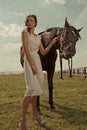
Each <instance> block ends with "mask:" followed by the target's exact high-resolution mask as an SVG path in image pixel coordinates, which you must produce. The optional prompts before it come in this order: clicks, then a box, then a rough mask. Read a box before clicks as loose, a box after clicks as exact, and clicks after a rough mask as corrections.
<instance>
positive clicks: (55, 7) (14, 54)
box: [0, 0, 87, 72]
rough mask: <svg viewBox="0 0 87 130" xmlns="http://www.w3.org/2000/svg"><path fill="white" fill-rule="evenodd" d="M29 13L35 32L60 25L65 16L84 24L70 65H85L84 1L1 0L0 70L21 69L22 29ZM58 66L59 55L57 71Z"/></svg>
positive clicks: (86, 20)
mask: <svg viewBox="0 0 87 130" xmlns="http://www.w3.org/2000/svg"><path fill="white" fill-rule="evenodd" d="M29 14H35V15H37V18H38V25H37V27H36V30H35V31H36V33H39V32H41V31H44V30H45V29H47V28H49V27H55V26H58V27H63V26H64V22H65V18H66V17H67V18H68V22H69V23H70V25H73V26H75V27H76V28H77V29H79V28H81V27H83V30H82V31H81V32H80V35H81V37H82V40H79V41H78V42H77V45H76V55H75V56H74V58H73V67H74V68H77V67H84V66H87V18H86V17H87V0H15V1H13V0H0V72H5V71H22V67H21V65H20V55H19V54H20V46H21V31H22V29H23V28H25V24H24V22H25V18H26V16H27V15H29ZM63 68H64V69H67V68H68V65H67V61H66V60H63ZM59 69H60V66H59V57H58V59H57V62H56V70H59Z"/></svg>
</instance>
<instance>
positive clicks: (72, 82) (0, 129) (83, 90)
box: [0, 74, 87, 130]
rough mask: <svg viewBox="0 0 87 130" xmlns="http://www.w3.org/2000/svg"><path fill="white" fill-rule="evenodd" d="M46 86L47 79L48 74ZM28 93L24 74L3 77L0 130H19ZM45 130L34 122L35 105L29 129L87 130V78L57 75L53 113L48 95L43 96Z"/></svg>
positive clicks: (42, 106)
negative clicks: (60, 76) (25, 94)
mask: <svg viewBox="0 0 87 130" xmlns="http://www.w3.org/2000/svg"><path fill="white" fill-rule="evenodd" d="M45 80H46V85H47V78H46V75H45ZM24 92H25V81H24V76H23V74H19V75H0V130H19V128H18V122H19V118H20V116H21V105H22V100H23V95H24ZM40 101H41V117H42V118H43V119H45V120H46V124H45V126H44V127H41V126H39V125H38V124H37V123H36V122H34V121H33V120H32V109H31V105H30V107H29V109H28V113H27V128H28V130H87V78H86V79H85V78H84V77H78V76H77V77H73V78H69V77H68V76H66V75H65V76H64V79H63V80H61V79H60V78H59V76H58V74H55V75H54V104H55V108H56V110H55V111H54V112H51V111H50V107H49V104H48V96H47V97H41V100H40Z"/></svg>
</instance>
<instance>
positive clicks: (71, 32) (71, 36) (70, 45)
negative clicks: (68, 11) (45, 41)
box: [60, 19, 82, 59]
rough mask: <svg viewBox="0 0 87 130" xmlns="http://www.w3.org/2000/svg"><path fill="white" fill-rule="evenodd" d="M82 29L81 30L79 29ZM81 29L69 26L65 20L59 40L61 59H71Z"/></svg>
mask: <svg viewBox="0 0 87 130" xmlns="http://www.w3.org/2000/svg"><path fill="white" fill-rule="evenodd" d="M81 29H82V28H81ZM81 29H78V30H77V29H76V28H75V27H73V26H70V25H69V23H68V21H67V19H66V20H65V26H64V28H63V30H62V33H61V38H60V52H61V56H62V58H65V59H69V58H72V57H73V56H74V55H75V53H76V42H77V41H78V40H79V38H81V37H80V34H79V32H80V31H81Z"/></svg>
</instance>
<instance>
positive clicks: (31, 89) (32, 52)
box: [19, 15, 59, 130]
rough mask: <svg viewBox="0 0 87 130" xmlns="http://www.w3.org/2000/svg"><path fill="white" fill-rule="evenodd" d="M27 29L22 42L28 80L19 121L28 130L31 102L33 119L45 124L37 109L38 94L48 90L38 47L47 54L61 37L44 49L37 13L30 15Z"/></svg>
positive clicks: (45, 92) (20, 125)
mask: <svg viewBox="0 0 87 130" xmlns="http://www.w3.org/2000/svg"><path fill="white" fill-rule="evenodd" d="M25 25H26V29H25V30H23V32H22V43H23V48H24V53H25V55H24V75H25V82H26V92H25V96H24V99H23V106H22V116H21V119H20V122H19V127H20V129H21V130H26V122H25V121H26V113H27V109H28V106H29V103H31V104H32V112H33V119H34V120H36V121H37V122H38V123H40V124H42V125H43V124H44V121H42V120H41V118H40V116H39V113H38V111H37V105H36V104H37V96H38V95H42V94H44V95H45V94H47V90H46V88H45V84H44V75H43V72H42V67H41V62H40V57H39V55H38V53H37V51H38V49H39V50H40V51H41V53H42V54H43V55H46V54H47V53H48V52H49V50H50V49H51V47H52V46H53V45H54V44H55V43H56V41H57V40H59V38H57V37H56V38H55V39H54V40H52V42H51V43H50V44H49V46H48V47H47V48H45V49H44V47H43V45H42V43H41V38H40V36H39V35H37V34H35V32H34V30H35V27H36V26H37V17H36V16H35V15H29V16H27V17H26V21H25Z"/></svg>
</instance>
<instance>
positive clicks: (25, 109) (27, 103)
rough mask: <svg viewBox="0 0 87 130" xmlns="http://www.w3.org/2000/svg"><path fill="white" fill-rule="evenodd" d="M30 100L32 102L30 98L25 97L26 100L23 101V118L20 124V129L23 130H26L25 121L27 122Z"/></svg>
mask: <svg viewBox="0 0 87 130" xmlns="http://www.w3.org/2000/svg"><path fill="white" fill-rule="evenodd" d="M30 100H31V97H30V96H27V97H24V99H23V105H22V116H21V119H20V122H19V127H20V129H21V130H26V123H25V120H26V113H27V110H28V106H29V103H30Z"/></svg>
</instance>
